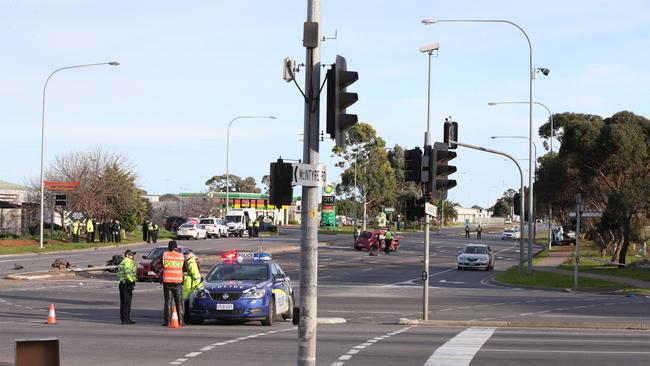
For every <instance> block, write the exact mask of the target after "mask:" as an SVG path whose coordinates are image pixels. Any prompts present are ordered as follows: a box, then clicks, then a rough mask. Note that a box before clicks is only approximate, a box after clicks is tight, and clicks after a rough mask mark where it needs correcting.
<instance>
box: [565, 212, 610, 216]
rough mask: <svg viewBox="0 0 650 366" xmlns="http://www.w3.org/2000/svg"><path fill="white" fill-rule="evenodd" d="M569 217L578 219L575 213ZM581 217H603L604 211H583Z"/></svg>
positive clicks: (570, 213) (571, 213)
mask: <svg viewBox="0 0 650 366" xmlns="http://www.w3.org/2000/svg"><path fill="white" fill-rule="evenodd" d="M569 217H576V213H575V212H569ZM580 217H603V212H602V211H583V212H581V213H580Z"/></svg>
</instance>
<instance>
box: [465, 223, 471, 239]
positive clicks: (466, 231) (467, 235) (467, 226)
mask: <svg viewBox="0 0 650 366" xmlns="http://www.w3.org/2000/svg"><path fill="white" fill-rule="evenodd" d="M469 238H470V236H469V224H467V225H465V239H469Z"/></svg>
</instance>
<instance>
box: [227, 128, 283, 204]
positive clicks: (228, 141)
mask: <svg viewBox="0 0 650 366" xmlns="http://www.w3.org/2000/svg"><path fill="white" fill-rule="evenodd" d="M244 118H270V119H277V117H275V116H238V117H235V118H233V119H231V120H230V122H229V123H228V130H227V131H226V215H228V203H229V202H230V201H229V200H228V195H229V192H230V170H229V167H228V157H229V152H230V126H232V123H233V122H235V121H236V120H238V119H244Z"/></svg>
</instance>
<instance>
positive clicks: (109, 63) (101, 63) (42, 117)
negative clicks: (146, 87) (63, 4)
mask: <svg viewBox="0 0 650 366" xmlns="http://www.w3.org/2000/svg"><path fill="white" fill-rule="evenodd" d="M100 65H110V66H119V65H120V63H119V62H117V61H111V62H100V63H94V64H83V65H74V66H65V67H61V68H58V69H56V70H54V71H52V73H51V74H50V76H48V77H47V79H46V80H45V85H43V108H42V113H41V230H40V238H39V241H38V248H39V249H43V206H44V198H43V197H44V195H45V183H44V181H43V170H44V169H43V156H44V155H45V153H44V150H45V149H44V145H45V90H46V89H47V83H48V82H49V81H50V79H51V78H52V76H54V74H56V73H57V72H59V71H61V70H67V69H78V68H81V67H90V66H100ZM53 224H54V223H53V222H52V223H50V225H53Z"/></svg>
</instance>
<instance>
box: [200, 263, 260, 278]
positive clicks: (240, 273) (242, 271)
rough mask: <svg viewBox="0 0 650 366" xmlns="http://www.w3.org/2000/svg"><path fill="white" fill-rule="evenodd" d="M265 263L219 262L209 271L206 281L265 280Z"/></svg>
mask: <svg viewBox="0 0 650 366" xmlns="http://www.w3.org/2000/svg"><path fill="white" fill-rule="evenodd" d="M268 277H269V273H268V269H267V267H266V264H235V265H233V264H220V265H217V266H216V267H214V268H213V269H212V271H210V273H209V274H208V276H207V277H206V281H208V282H214V281H266V280H267V279H268Z"/></svg>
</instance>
